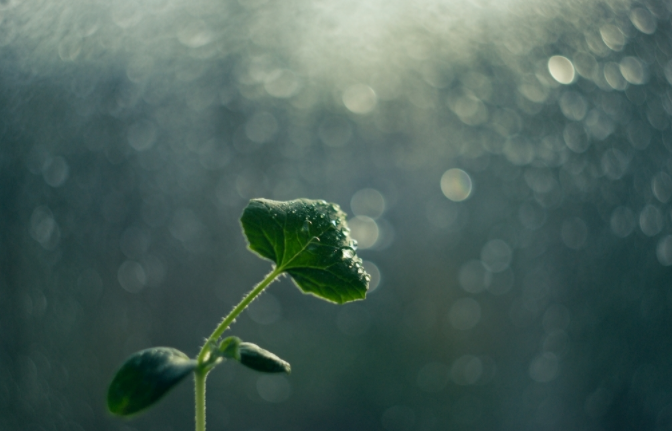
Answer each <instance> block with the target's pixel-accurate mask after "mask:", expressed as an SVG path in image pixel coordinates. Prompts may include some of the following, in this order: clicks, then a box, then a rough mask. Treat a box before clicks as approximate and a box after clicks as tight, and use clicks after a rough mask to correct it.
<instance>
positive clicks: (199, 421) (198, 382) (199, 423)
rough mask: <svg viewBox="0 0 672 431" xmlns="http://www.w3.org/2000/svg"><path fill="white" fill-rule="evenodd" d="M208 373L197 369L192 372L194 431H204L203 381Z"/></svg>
mask: <svg viewBox="0 0 672 431" xmlns="http://www.w3.org/2000/svg"><path fill="white" fill-rule="evenodd" d="M207 376H208V372H207V371H204V370H203V369H197V370H196V372H194V383H195V386H196V388H195V389H196V391H195V392H196V431H205V379H206V377H207Z"/></svg>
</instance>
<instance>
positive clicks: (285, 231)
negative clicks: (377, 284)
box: [240, 199, 370, 304]
mask: <svg viewBox="0 0 672 431" xmlns="http://www.w3.org/2000/svg"><path fill="white" fill-rule="evenodd" d="M240 221H241V223H242V225H243V231H244V232H245V236H246V237H247V240H248V242H249V248H250V249H251V250H252V251H254V252H256V253H258V254H259V255H261V256H262V257H264V258H266V259H269V260H271V261H273V262H274V263H275V264H276V265H277V267H278V268H280V269H281V270H282V271H284V272H287V273H288V274H289V275H290V276H291V277H292V279H293V280H294V283H296V285H297V286H298V287H299V288H300V289H301V290H302V291H304V292H306V293H311V294H313V295H315V296H318V297H320V298H322V299H326V300H328V301H331V302H336V303H338V304H343V303H345V302H350V301H355V300H358V299H364V297H365V296H366V291H367V289H368V286H369V279H370V276H369V275H368V274H367V273H366V271H364V268H363V267H362V260H361V259H360V258H359V257H357V256H356V255H355V249H356V242H355V241H353V240H352V239H351V238H350V229H348V226H347V223H346V221H345V213H343V211H341V209H340V208H339V206H338V205H335V204H329V203H327V202H325V201H315V200H309V199H297V200H293V201H287V202H278V201H272V200H268V199H252V200H251V201H250V203H249V205H248V206H247V208H245V211H244V212H243V216H242V217H241V219H240Z"/></svg>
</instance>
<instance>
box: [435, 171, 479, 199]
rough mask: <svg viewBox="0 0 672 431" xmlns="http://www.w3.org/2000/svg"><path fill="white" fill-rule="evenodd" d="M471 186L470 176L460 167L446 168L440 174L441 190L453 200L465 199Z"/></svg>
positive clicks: (469, 192)
mask: <svg viewBox="0 0 672 431" xmlns="http://www.w3.org/2000/svg"><path fill="white" fill-rule="evenodd" d="M471 188H472V184H471V177H470V176H469V174H467V173H466V172H465V171H463V170H462V169H457V168H453V169H448V170H447V171H446V172H444V173H443V175H442V176H441V191H442V192H443V194H444V195H445V196H446V197H447V198H448V199H450V200H451V201H453V202H461V201H463V200H465V199H467V198H468V197H469V195H470V194H471Z"/></svg>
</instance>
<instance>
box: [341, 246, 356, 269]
mask: <svg viewBox="0 0 672 431" xmlns="http://www.w3.org/2000/svg"><path fill="white" fill-rule="evenodd" d="M341 253H342V254H343V259H352V258H353V257H354V256H355V252H354V251H353V250H352V249H351V248H344V249H343V250H341ZM349 266H350V267H351V268H352V262H350V265H349Z"/></svg>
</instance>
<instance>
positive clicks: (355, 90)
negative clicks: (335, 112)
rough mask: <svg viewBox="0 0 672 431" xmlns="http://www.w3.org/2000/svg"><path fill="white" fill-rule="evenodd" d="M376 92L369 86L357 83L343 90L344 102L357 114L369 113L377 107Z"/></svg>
mask: <svg viewBox="0 0 672 431" xmlns="http://www.w3.org/2000/svg"><path fill="white" fill-rule="evenodd" d="M376 102H377V97H376V93H375V92H374V91H373V89H372V88H371V87H369V86H366V85H362V84H356V85H353V86H350V87H348V89H347V90H345V92H343V104H344V105H345V107H346V108H348V109H349V110H350V111H351V112H354V113H355V114H368V113H369V112H371V111H372V110H373V108H375V107H376Z"/></svg>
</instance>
